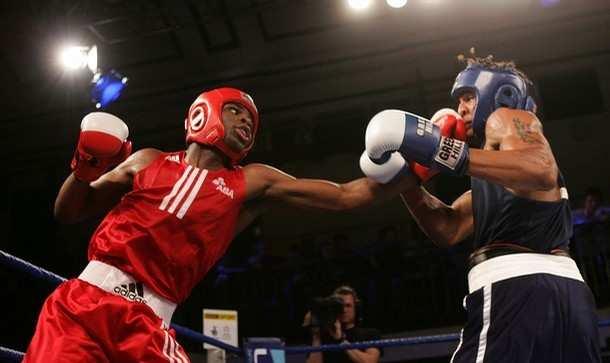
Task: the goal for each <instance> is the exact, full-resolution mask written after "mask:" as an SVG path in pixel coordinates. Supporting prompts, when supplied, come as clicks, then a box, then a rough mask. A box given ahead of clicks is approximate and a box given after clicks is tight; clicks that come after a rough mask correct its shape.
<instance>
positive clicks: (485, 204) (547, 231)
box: [361, 54, 601, 363]
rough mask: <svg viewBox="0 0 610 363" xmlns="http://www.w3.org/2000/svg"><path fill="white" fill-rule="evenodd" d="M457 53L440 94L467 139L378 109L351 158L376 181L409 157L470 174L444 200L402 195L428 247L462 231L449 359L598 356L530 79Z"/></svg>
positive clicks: (508, 65) (560, 185)
mask: <svg viewBox="0 0 610 363" xmlns="http://www.w3.org/2000/svg"><path fill="white" fill-rule="evenodd" d="M463 60H465V61H466V62H467V66H466V68H465V69H464V70H463V71H462V72H460V73H459V74H458V76H457V78H456V80H455V83H454V85H453V89H452V91H451V96H452V97H453V98H454V99H455V100H456V101H457V102H458V113H459V115H456V117H461V118H462V120H460V122H463V123H464V125H465V128H466V134H467V141H466V142H462V141H459V140H457V139H455V138H452V137H448V136H447V133H446V132H442V131H441V130H440V129H439V127H438V126H437V125H435V124H433V123H431V122H430V121H428V120H426V119H423V118H421V117H419V116H416V115H413V114H410V113H406V112H402V111H398V110H386V111H383V112H381V113H379V114H378V115H376V116H375V117H374V118H373V119H372V120H371V122H370V123H369V126H368V128H367V135H366V151H365V153H364V154H363V156H362V158H361V168H362V169H363V171H364V172H365V174H367V175H368V176H370V177H371V178H374V179H377V180H379V181H381V182H387V181H390V180H394V179H396V178H398V177H401V176H403V175H404V174H405V170H408V169H407V168H405V165H409V164H414V163H419V164H421V165H423V166H424V167H428V168H430V171H431V172H441V173H447V174H451V175H469V176H470V177H471V190H470V191H468V192H466V193H464V194H463V195H462V196H460V197H459V198H458V199H457V200H455V201H454V202H453V204H451V205H446V204H444V203H443V202H441V201H440V200H438V199H437V198H436V197H434V196H432V195H431V194H430V193H428V192H427V191H426V190H425V189H424V188H423V187H421V186H419V187H414V188H410V189H408V190H407V191H406V192H404V193H403V194H402V198H403V200H404V202H405V204H406V206H407V207H408V209H409V211H410V212H411V214H412V216H413V217H414V218H415V220H416V221H417V222H418V223H419V225H420V227H421V228H422V229H423V230H424V231H425V232H426V234H427V235H428V236H429V237H430V238H431V239H432V240H433V241H434V242H435V243H437V244H438V245H440V246H452V245H455V244H456V243H459V242H461V241H463V240H465V239H467V238H469V237H472V238H473V241H474V247H475V251H474V252H473V253H472V254H471V256H470V271H469V273H468V285H469V294H468V295H467V296H466V298H465V299H464V307H465V308H466V310H467V314H468V320H467V323H466V326H465V327H464V329H463V330H462V334H461V340H460V343H459V345H458V347H457V349H456V351H455V353H454V354H453V357H452V360H451V361H452V362H453V363H466V362H472V363H475V362H476V363H480V362H494V363H497V362H511V363H517V362H518V363H524V362H532V363H533V362H566V363H567V362H600V361H601V358H600V351H599V335H598V329H597V316H596V311H595V303H594V300H593V297H592V294H591V291H590V290H589V288H588V287H587V285H586V284H585V283H584V282H583V279H582V277H581V275H580V273H579V271H578V268H577V267H576V264H575V263H574V261H573V260H572V259H571V258H570V256H569V249H568V247H569V246H568V245H569V238H570V236H571V235H572V224H571V212H570V206H569V201H568V193H567V189H566V187H565V184H564V180H563V177H562V175H561V172H560V171H559V168H558V166H557V163H556V161H555V158H554V156H553V153H552V150H551V147H550V145H549V143H548V141H547V140H546V138H545V136H544V134H543V130H542V124H541V122H540V120H539V119H538V117H537V116H536V104H535V102H534V99H533V98H532V96H531V94H532V84H531V82H530V81H529V80H528V79H527V77H526V76H525V74H523V72H521V71H519V70H517V69H516V68H515V65H514V63H512V62H496V61H494V60H493V57H491V56H488V57H486V58H480V57H476V56H475V55H474V54H472V55H471V56H469V57H464V58H463ZM575 92H577V90H575ZM566 96H567V97H568V98H566V102H569V95H566ZM457 124H459V123H457ZM449 134H450V133H449ZM418 175H420V174H419V173H418Z"/></svg>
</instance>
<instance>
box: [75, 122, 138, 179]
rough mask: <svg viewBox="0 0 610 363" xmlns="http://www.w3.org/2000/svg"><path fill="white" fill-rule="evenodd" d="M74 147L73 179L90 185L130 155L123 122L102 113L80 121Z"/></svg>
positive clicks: (129, 144)
mask: <svg viewBox="0 0 610 363" xmlns="http://www.w3.org/2000/svg"><path fill="white" fill-rule="evenodd" d="M80 128H81V132H80V136H79V138H78V145H77V147H76V151H75V152H74V157H73V158H72V162H71V163H70V167H71V168H72V171H73V172H74V176H75V177H76V178H77V179H78V180H81V181H84V182H92V181H94V180H96V179H97V178H99V177H100V176H102V174H104V173H105V172H106V171H107V170H108V169H110V168H111V167H113V166H115V165H118V164H120V163H121V162H122V161H123V160H125V159H126V158H127V157H128V156H129V154H131V141H128V140H127V136H129V129H128V128H127V125H126V124H125V122H123V120H121V119H120V118H118V117H116V116H114V115H111V114H109V113H105V112H92V113H90V114H88V115H86V116H85V117H84V118H83V121H82V122H81V125H80Z"/></svg>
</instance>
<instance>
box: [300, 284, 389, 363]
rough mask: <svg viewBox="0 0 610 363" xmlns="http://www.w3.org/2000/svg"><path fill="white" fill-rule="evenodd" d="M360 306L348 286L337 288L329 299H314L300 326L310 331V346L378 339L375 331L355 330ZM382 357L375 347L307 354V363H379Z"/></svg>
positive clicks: (378, 335) (357, 327)
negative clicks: (308, 328)
mask: <svg viewBox="0 0 610 363" xmlns="http://www.w3.org/2000/svg"><path fill="white" fill-rule="evenodd" d="M359 302H360V301H359V299H358V295H357V294H356V291H355V290H354V289H353V288H351V287H349V286H340V287H338V288H337V289H335V291H334V292H333V294H332V295H331V296H329V297H326V298H317V299H315V300H314V303H313V305H312V309H311V311H310V312H308V313H307V315H305V321H304V323H303V325H304V326H306V327H310V329H311V335H312V346H314V347H316V346H320V345H321V344H341V343H343V344H347V343H353V342H362V341H369V340H377V339H379V338H380V334H379V331H378V330H376V329H364V328H361V327H359V326H357V324H358V318H357V316H358V315H359V313H360V312H359V311H358V309H359V306H358V305H359ZM381 354H382V352H381V350H380V349H379V348H375V347H371V348H367V349H365V350H361V349H349V350H344V351H334V352H315V353H311V354H309V356H308V357H307V363H352V362H354V363H378V362H379V357H380V355H381Z"/></svg>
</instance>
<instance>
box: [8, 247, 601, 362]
mask: <svg viewBox="0 0 610 363" xmlns="http://www.w3.org/2000/svg"><path fill="white" fill-rule="evenodd" d="M0 264H2V265H8V266H10V267H12V268H14V269H16V270H18V271H21V272H25V273H27V274H29V275H31V276H33V277H36V278H40V279H43V280H45V281H48V282H50V283H53V284H55V285H57V284H60V283H62V282H64V281H66V279H65V278H64V277H61V276H59V275H56V274H54V273H52V272H50V271H47V270H45V269H43V268H41V267H38V266H36V265H33V264H31V263H29V262H27V261H25V260H22V259H20V258H18V257H15V256H13V255H11V254H8V253H6V252H4V251H2V250H0ZM598 325H599V327H609V326H610V319H606V320H600V321H599V323H598ZM171 327H172V328H173V329H174V330H175V331H176V333H177V334H178V335H180V336H182V337H184V338H186V339H188V340H190V341H193V342H196V343H208V344H211V345H214V346H217V347H219V348H222V349H225V350H227V351H229V352H231V353H234V354H237V355H239V356H243V355H244V352H243V351H242V350H241V349H240V348H238V347H234V346H231V345H228V344H226V343H224V342H222V341H220V340H217V339H214V338H212V337H209V336H206V335H203V334H201V333H199V332H196V331H194V330H191V329H189V328H186V327H183V326H180V325H178V324H172V325H171ZM459 339H460V334H457V333H453V334H440V335H427V336H416V337H407V338H394V339H380V340H375V341H365V342H358V343H346V344H343V343H342V344H326V345H322V346H319V347H312V346H291V347H278V346H277V345H269V346H266V345H265V344H262V345H260V347H261V348H266V347H268V348H274V349H281V350H283V351H284V352H285V353H286V354H305V353H313V352H328V351H341V350H346V349H366V348H370V347H378V348H387V347H397V346H408V345H420V344H432V343H451V342H457V341H458V340H459ZM23 354H24V353H22V352H19V351H16V350H13V349H9V348H5V347H2V346H0V358H2V359H1V360H3V361H4V360H7V361H13V362H19V361H21V359H23Z"/></svg>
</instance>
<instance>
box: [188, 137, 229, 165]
mask: <svg viewBox="0 0 610 363" xmlns="http://www.w3.org/2000/svg"><path fill="white" fill-rule="evenodd" d="M184 161H185V162H186V163H187V164H189V165H192V166H194V167H197V168H199V169H209V170H217V169H222V168H227V167H229V166H230V164H229V158H228V157H227V156H226V155H224V154H223V153H221V152H220V151H219V150H218V149H216V148H213V147H211V146H207V145H200V144H197V143H194V142H193V143H191V144H189V146H188V147H187V149H186V156H185V157H184Z"/></svg>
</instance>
